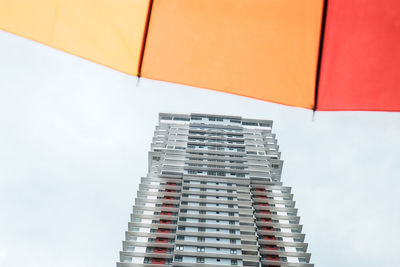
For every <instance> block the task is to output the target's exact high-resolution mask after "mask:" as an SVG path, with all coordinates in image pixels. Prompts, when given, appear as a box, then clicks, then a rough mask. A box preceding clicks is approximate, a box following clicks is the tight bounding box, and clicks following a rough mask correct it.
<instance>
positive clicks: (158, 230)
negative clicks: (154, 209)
mask: <svg viewBox="0 0 400 267" xmlns="http://www.w3.org/2000/svg"><path fill="white" fill-rule="evenodd" d="M170 232H171V230H170V229H166V228H158V229H157V233H162V234H168V233H170Z"/></svg>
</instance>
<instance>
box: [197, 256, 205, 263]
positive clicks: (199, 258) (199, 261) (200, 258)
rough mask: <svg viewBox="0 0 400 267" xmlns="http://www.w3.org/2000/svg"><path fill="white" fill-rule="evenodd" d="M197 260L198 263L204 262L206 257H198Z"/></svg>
mask: <svg viewBox="0 0 400 267" xmlns="http://www.w3.org/2000/svg"><path fill="white" fill-rule="evenodd" d="M196 262H197V263H204V258H203V257H197V259H196Z"/></svg>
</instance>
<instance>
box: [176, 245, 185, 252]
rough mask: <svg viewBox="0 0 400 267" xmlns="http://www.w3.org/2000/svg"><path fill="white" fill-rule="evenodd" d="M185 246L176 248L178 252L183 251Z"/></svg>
mask: <svg viewBox="0 0 400 267" xmlns="http://www.w3.org/2000/svg"><path fill="white" fill-rule="evenodd" d="M183 249H184V246H176V250H179V251H183Z"/></svg>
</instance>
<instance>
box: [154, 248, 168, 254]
mask: <svg viewBox="0 0 400 267" xmlns="http://www.w3.org/2000/svg"><path fill="white" fill-rule="evenodd" d="M154 253H164V254H165V253H167V248H154Z"/></svg>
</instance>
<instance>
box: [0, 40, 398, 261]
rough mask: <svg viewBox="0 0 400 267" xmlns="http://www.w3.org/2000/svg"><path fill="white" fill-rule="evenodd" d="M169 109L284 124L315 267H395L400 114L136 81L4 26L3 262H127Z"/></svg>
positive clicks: (290, 173) (288, 181)
mask: <svg viewBox="0 0 400 267" xmlns="http://www.w3.org/2000/svg"><path fill="white" fill-rule="evenodd" d="M158 112H177V113H191V112H199V113H215V114H229V115H239V116H243V117H248V118H260V119H272V120H274V127H273V131H274V132H275V133H277V137H278V142H279V144H280V151H281V152H282V159H283V160H285V163H284V171H283V175H282V181H283V182H284V184H285V185H288V186H292V188H293V192H294V194H295V200H296V201H297V203H296V205H297V207H298V208H299V215H300V216H301V224H303V225H304V228H303V229H304V232H305V233H306V242H308V243H309V244H310V245H309V249H310V252H311V253H312V257H311V261H312V262H313V263H315V264H316V266H324V267H337V266H363V267H368V266H371V267H376V266H394V265H393V264H394V263H395V262H396V261H397V258H398V240H399V239H400V227H399V226H400V212H399V203H400V194H399V185H400V181H399V179H398V177H399V171H400V162H399V161H400V138H399V137H400V113H384V112H318V113H317V114H316V116H315V121H314V122H312V120H311V119H312V112H311V111H308V110H303V109H299V108H290V107H285V106H281V105H277V104H272V103H267V102H262V101H258V100H253V99H249V98H244V97H239V96H234V95H230V94H224V93H219V92H214V91H210V90H200V89H197V88H191V87H187V86H181V85H176V84H170V83H164V82H158V81H150V80H146V79H141V80H140V84H139V87H137V86H136V78H135V77H132V76H128V75H125V74H122V73H119V72H116V71H113V70H110V69H107V68H105V67H102V66H100V65H97V64H94V63H91V62H88V61H85V60H83V59H80V58H77V57H74V56H71V55H69V54H66V53H63V52H60V51H58V50H55V49H51V48H49V47H46V46H43V45H40V44H38V43H35V42H32V41H29V40H26V39H23V38H20V37H16V36H14V35H11V34H8V33H4V32H0V214H1V215H0V266H7V267H17V266H21V265H23V266H25V267H39V266H40V267H53V266H58V267H63V266H74V267H83V266H87V267H92V266H96V267H106V266H115V262H116V261H117V260H118V257H119V256H118V253H119V250H120V249H121V247H122V240H123V239H124V231H126V230H127V223H128V220H129V214H130V212H131V207H132V204H133V202H134V196H135V195H136V190H137V188H138V183H139V180H140V177H141V176H145V175H146V172H147V152H148V150H149V148H150V142H151V138H152V135H153V131H154V127H155V126H156V123H157V119H158Z"/></svg>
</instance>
